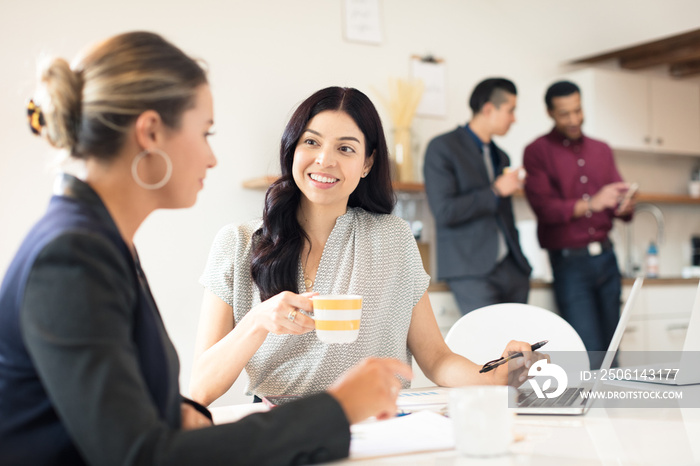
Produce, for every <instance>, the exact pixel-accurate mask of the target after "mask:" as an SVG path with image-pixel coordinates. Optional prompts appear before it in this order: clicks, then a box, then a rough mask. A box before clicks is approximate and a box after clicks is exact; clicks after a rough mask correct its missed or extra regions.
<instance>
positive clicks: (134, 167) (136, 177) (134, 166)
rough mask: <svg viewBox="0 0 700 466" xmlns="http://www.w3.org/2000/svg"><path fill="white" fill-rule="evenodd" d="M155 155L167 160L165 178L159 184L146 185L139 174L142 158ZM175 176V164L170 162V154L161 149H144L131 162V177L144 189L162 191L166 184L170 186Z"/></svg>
mask: <svg viewBox="0 0 700 466" xmlns="http://www.w3.org/2000/svg"><path fill="white" fill-rule="evenodd" d="M150 153H153V154H158V155H160V156H161V157H163V160H165V176H164V177H163V179H162V180H160V181H159V182H157V183H146V182H145V181H143V180H142V179H141V178H139V172H138V170H137V168H138V165H139V162H140V161H141V159H142V158H144V157H145V156H147V155H148V154H150ZM172 174H173V163H172V162H171V161H170V157H169V156H168V154H166V153H165V152H163V151H162V150H160V149H151V150H148V149H144V150H143V151H141V152H139V153H138V154H137V155H136V157H134V160H133V161H132V162H131V176H132V177H133V178H134V181H135V182H136V184H137V185H139V186H141V187H142V188H143V189H150V190H154V189H160V188H162V187H163V186H165V185H166V184H168V181H170V177H171V176H172Z"/></svg>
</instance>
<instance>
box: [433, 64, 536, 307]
mask: <svg viewBox="0 0 700 466" xmlns="http://www.w3.org/2000/svg"><path fill="white" fill-rule="evenodd" d="M516 96H517V91H516V88H515V85H514V84H513V83H512V82H511V81H509V80H507V79H503V78H490V79H486V80H484V81H482V82H481V83H479V84H478V85H477V86H476V87H475V88H474V91H473V92H472V95H471V98H470V99H469V106H470V107H471V109H472V111H473V117H472V119H471V121H470V122H469V123H468V124H466V125H465V126H460V127H457V129H455V130H453V131H450V132H449V133H446V134H442V135H440V136H437V137H436V138H434V139H433V140H432V141H431V142H430V144H428V148H427V150H426V154H425V166H424V174H425V190H426V193H427V195H428V203H429V205H430V209H431V211H432V213H433V216H434V217H435V224H436V227H437V265H438V278H439V279H441V280H445V281H447V283H448V285H449V286H450V289H451V290H452V292H453V293H454V296H455V299H456V300H457V303H458V304H459V307H460V310H461V312H462V314H466V313H467V312H469V311H472V310H474V309H477V308H480V307H483V306H487V305H489V304H495V303H501V302H520V303H525V302H527V296H528V293H529V291H530V284H529V277H530V272H531V271H532V269H531V268H530V265H529V264H528V262H527V259H526V258H525V256H524V255H523V252H522V250H521V249H520V242H519V239H518V231H517V230H516V228H515V220H514V218H513V206H512V202H511V195H512V194H513V193H514V192H515V191H516V190H518V189H520V188H521V187H522V176H521V170H510V169H509V168H507V167H509V165H510V159H509V158H508V155H507V154H506V153H505V152H503V151H502V150H501V149H500V148H499V147H498V146H496V144H495V143H494V142H493V140H492V138H493V136H503V135H504V134H506V133H507V132H508V129H509V128H510V125H511V124H512V123H513V122H514V121H515V114H514V112H515V104H516V99H517V97H516Z"/></svg>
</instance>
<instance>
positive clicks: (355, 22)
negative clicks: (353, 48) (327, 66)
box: [345, 0, 382, 44]
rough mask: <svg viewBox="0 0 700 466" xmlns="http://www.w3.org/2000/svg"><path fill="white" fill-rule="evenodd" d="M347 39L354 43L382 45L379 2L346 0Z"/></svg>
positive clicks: (377, 0)
mask: <svg viewBox="0 0 700 466" xmlns="http://www.w3.org/2000/svg"><path fill="white" fill-rule="evenodd" d="M345 38H346V39H347V40H349V41H354V42H366V43H369V44H381V43H382V27H381V22H380V19H379V0H345Z"/></svg>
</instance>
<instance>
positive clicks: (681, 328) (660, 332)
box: [618, 280, 697, 366]
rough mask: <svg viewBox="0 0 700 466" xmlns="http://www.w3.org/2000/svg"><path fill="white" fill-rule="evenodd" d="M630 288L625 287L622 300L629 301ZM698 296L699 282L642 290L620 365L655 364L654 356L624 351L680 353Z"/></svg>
mask: <svg viewBox="0 0 700 466" xmlns="http://www.w3.org/2000/svg"><path fill="white" fill-rule="evenodd" d="M631 289H632V288H631V286H624V287H623V290H622V301H623V302H626V301H627V297H628V296H629V294H630V291H631ZM696 293H697V281H694V280H690V281H689V282H688V283H687V284H679V285H665V286H647V284H646V283H645V285H644V287H642V289H641V290H640V294H639V296H638V297H637V300H636V302H635V303H634V307H633V309H632V315H631V316H630V320H629V322H628V324H627V328H626V330H625V333H624V334H623V337H622V341H621V342H620V350H621V353H619V357H618V359H619V360H620V364H621V365H622V366H624V365H636V364H644V363H650V362H653V361H651V360H647V359H650V358H652V357H653V356H654V355H652V354H646V355H644V354H627V357H626V356H625V352H630V351H633V352H637V351H644V352H660V351H681V350H682V349H683V343H684V342H685V334H686V331H687V330H688V322H689V321H690V313H691V310H692V308H693V302H694V300H695V295H696Z"/></svg>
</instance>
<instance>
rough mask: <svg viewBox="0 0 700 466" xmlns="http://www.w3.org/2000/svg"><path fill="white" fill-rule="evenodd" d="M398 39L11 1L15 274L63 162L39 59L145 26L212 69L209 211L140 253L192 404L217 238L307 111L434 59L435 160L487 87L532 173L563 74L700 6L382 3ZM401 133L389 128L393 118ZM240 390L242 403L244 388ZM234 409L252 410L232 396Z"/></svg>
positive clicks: (318, 20)
mask: <svg viewBox="0 0 700 466" xmlns="http://www.w3.org/2000/svg"><path fill="white" fill-rule="evenodd" d="M379 1H380V8H381V13H382V25H383V32H384V42H383V43H382V44H381V45H379V46H374V45H362V44H356V43H349V42H346V41H344V40H343V36H342V22H341V19H342V2H341V0H298V1H288V0H267V1H264V0H262V1H258V2H255V1H240V0H231V1H217V0H198V1H196V2H192V1H189V2H186V1H181V0H170V1H164V0H155V1H147V2H144V1H141V0H122V1H120V2H112V3H110V4H109V5H110V6H107V5H108V4H107V3H106V2H95V1H88V0H68V1H64V2H56V1H48V0H36V1H32V2H22V1H19V0H3V3H2V6H0V44H1V45H0V63H2V72H0V89H2V91H1V93H0V140H1V141H2V143H3V150H2V153H1V154H0V222H1V223H0V268H1V269H2V270H5V268H6V267H7V265H8V263H9V261H10V260H11V258H12V256H13V254H14V251H15V250H16V248H17V246H18V244H19V242H20V241H21V239H22V237H23V236H24V234H25V233H26V231H27V230H28V228H29V227H30V226H31V224H32V223H33V222H34V221H35V220H36V219H37V218H38V217H39V216H40V215H41V214H42V212H43V210H44V208H45V206H46V203H47V199H48V196H49V194H50V188H51V180H52V174H51V173H52V172H51V170H50V169H49V168H47V166H48V163H49V161H50V155H49V153H50V151H49V150H48V149H47V147H48V146H47V145H46V144H45V143H43V142H42V141H40V140H38V139H35V138H32V137H31V135H30V134H29V131H28V129H27V128H26V122H25V118H24V114H23V112H24V104H25V101H26V99H27V98H28V97H29V96H30V95H31V92H32V89H33V78H34V75H35V66H34V65H35V59H36V57H37V56H38V55H39V54H40V53H43V52H47V53H49V54H56V55H61V56H64V57H66V58H69V59H70V58H72V57H73V56H75V54H76V53H77V52H78V51H79V50H80V49H81V47H83V46H84V45H86V44H89V43H92V42H94V41H96V40H99V39H101V38H104V37H106V36H109V35H112V34H115V33H118V32H123V31H128V30H134V29H147V30H152V31H155V32H159V33H162V34H164V35H165V36H166V37H167V38H169V39H170V40H172V41H173V42H175V43H176V44H177V45H179V46H180V47H182V48H183V49H184V50H185V51H187V52H188V53H190V54H192V55H195V56H198V57H202V58H204V59H205V60H206V61H207V62H208V64H209V68H210V78H211V83H212V87H213V93H214V98H215V112H216V122H217V136H216V137H214V138H213V139H212V145H213V146H214V149H215V151H216V153H217V155H218V158H219V165H218V167H217V168H216V169H215V170H213V171H212V172H211V173H210V175H209V176H208V178H207V181H206V189H205V190H204V192H203V193H202V194H200V197H199V201H198V204H197V206H196V207H194V208H192V209H189V210H187V211H167V212H156V213H155V214H154V215H152V216H151V218H149V219H148V220H147V221H146V222H145V224H144V225H143V227H142V229H141V231H140V232H139V233H138V235H137V245H138V248H139V251H140V254H141V257H142V261H143V263H144V267H145V269H146V272H147V274H148V276H149V279H150V282H151V285H152V288H153V291H154V294H155V296H156V299H157V301H158V303H159V306H160V308H161V311H162V313H163V316H164V318H165V321H166V325H167V327H168V330H169V332H170V334H171V337H172V338H173V340H174V341H175V344H176V346H177V348H178V350H179V353H180V357H181V361H182V378H181V380H182V384H183V389H184V391H186V388H187V385H188V379H189V373H190V370H191V365H192V352H193V346H194V335H195V331H196V326H197V318H198V309H199V302H200V298H201V288H200V286H199V285H198V284H197V278H198V276H199V274H200V272H201V270H202V268H203V266H204V263H205V260H206V256H207V253H208V249H209V246H210V243H211V240H212V238H213V236H214V234H215V233H216V231H217V230H218V229H219V228H220V227H221V226H222V225H224V224H225V223H228V222H241V221H244V220H247V219H249V218H251V217H254V216H259V215H260V212H261V206H262V199H263V197H262V193H260V192H250V191H245V190H243V189H242V188H241V182H242V181H243V180H244V179H247V178H251V177H256V176H259V175H263V174H268V173H275V172H277V171H278V170H277V166H276V163H277V162H276V158H277V150H278V149H277V147H278V141H279V136H280V134H281V131H282V129H283V126H284V123H285V122H286V119H287V118H288V116H289V115H290V112H291V110H292V108H293V107H294V106H295V105H296V104H297V103H298V102H300V101H301V100H303V99H304V98H305V97H306V96H308V95H309V94H310V93H311V92H313V91H315V90H317V89H320V88H322V87H325V86H329V85H343V86H353V87H357V88H359V89H361V90H363V91H365V92H366V93H367V94H368V95H369V96H370V98H372V99H373V100H374V101H375V102H376V103H377V104H378V108H379V110H380V113H381V114H382V116H383V117H386V116H387V114H386V110H385V109H384V108H382V107H381V105H380V104H379V100H378V98H377V95H376V94H375V93H374V92H373V89H377V90H379V91H380V92H386V89H387V80H388V78H390V77H404V78H405V77H408V76H407V75H408V62H409V57H410V56H411V55H413V54H424V53H432V54H434V55H435V56H438V57H441V58H444V59H445V60H446V64H447V89H448V96H449V102H448V115H447V117H446V118H444V119H417V120H416V121H415V124H414V130H415V132H416V134H417V135H418V139H419V142H420V144H421V151H422V148H424V147H425V144H426V143H427V142H428V141H429V139H430V138H432V137H433V136H435V135H436V134H438V133H440V132H444V131H446V130H449V129H451V128H453V127H454V126H455V125H457V124H463V123H464V122H465V121H466V120H467V119H468V117H469V114H468V112H467V110H466V99H467V96H468V94H469V93H470V91H471V89H472V88H473V86H474V85H475V84H476V83H477V82H478V81H480V80H481V79H483V78H485V77H488V76H494V75H503V76H507V77H510V78H512V79H514V80H515V81H516V84H517V85H518V88H519V92H520V97H519V106H518V118H519V120H518V122H517V123H516V125H515V126H514V127H513V128H512V130H511V132H510V133H509V135H508V136H507V137H506V138H504V139H503V140H502V141H501V143H502V145H503V146H504V147H505V148H506V150H508V151H509V152H510V154H511V156H512V158H513V159H514V160H515V162H516V163H519V161H520V159H521V152H522V148H523V146H524V145H525V144H526V143H527V142H528V141H529V140H531V139H533V138H534V137H535V136H536V135H538V134H539V133H542V132H544V131H545V130H547V129H548V127H549V123H548V121H547V120H546V118H545V115H544V111H543V104H542V103H541V101H542V94H543V92H544V89H545V87H546V85H547V84H548V82H549V80H550V77H551V76H553V75H555V74H556V73H557V72H559V71H560V64H562V63H564V62H565V61H567V60H569V59H572V58H577V57H581V56H585V55H590V54H596V53H599V52H601V51H604V50H609V49H613V48H618V47H622V46H626V45H629V44H632V43H635V42H641V41H645V40H649V39H651V38H656V37H661V36H665V35H670V34H674V33H677V32H680V31H685V30H688V29H693V28H696V27H697V26H698V24H697V23H698V21H697V18H700V2H697V1H694V0H672V1H664V2H661V1H656V2H639V1H638V0H619V1H616V2H609V1H608V0H589V1H586V2H562V1H559V0H539V1H536V2H533V1H529V2H523V1H522V0H491V1H483V0H432V1H429V2H428V1H422V0H379ZM384 124H385V127H386V128H387V129H389V127H390V123H389V121H388V119H387V118H384ZM236 392H237V393H239V392H240V391H239V390H236ZM229 399H230V400H234V399H241V398H240V397H239V396H233V397H231V398H229Z"/></svg>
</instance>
